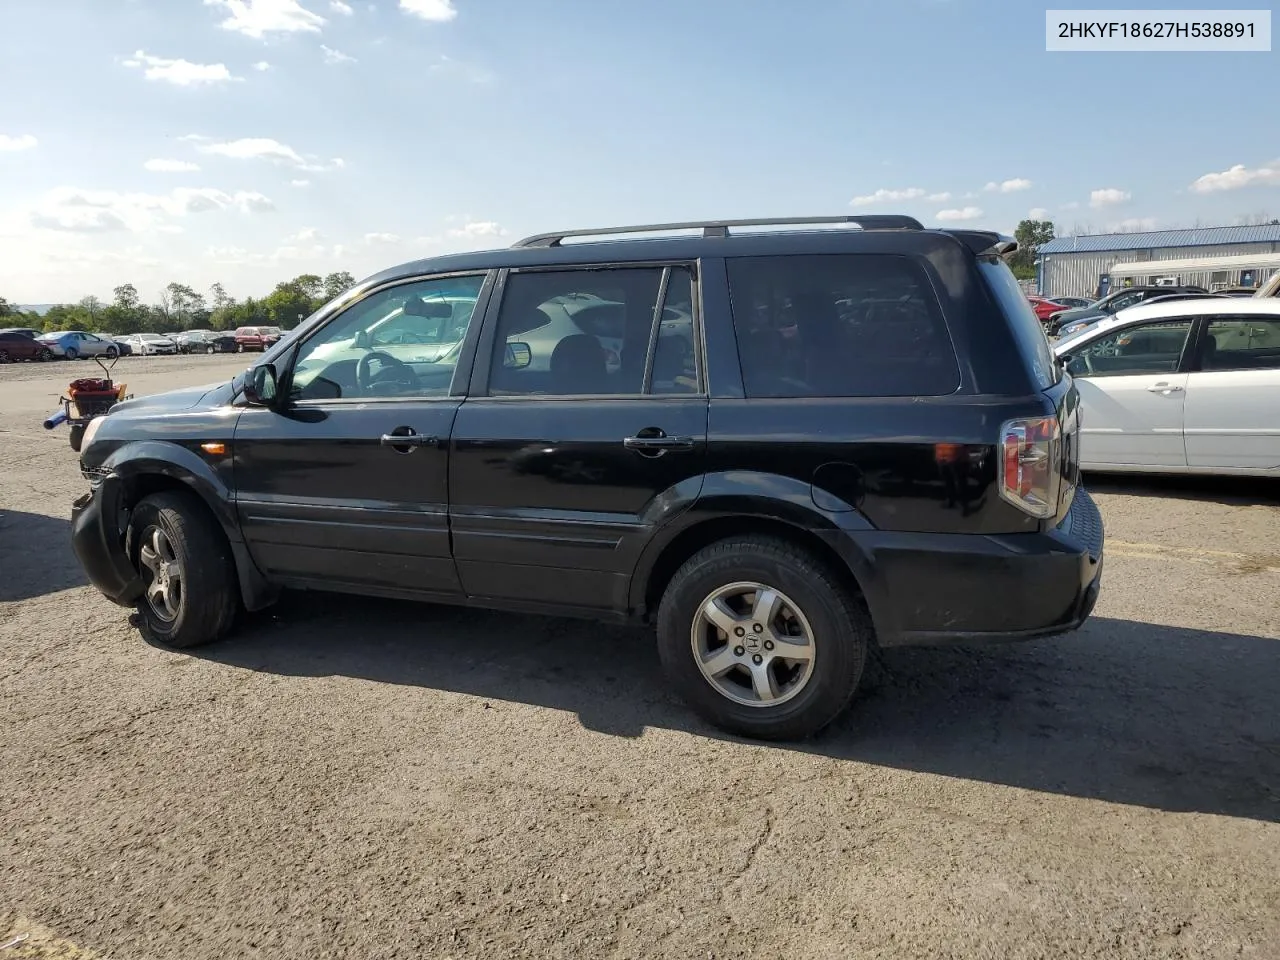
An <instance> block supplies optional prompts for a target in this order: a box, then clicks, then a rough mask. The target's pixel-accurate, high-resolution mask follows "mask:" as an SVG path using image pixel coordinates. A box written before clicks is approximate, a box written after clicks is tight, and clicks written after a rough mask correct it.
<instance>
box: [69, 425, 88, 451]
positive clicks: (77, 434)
mask: <svg viewBox="0 0 1280 960" xmlns="http://www.w3.org/2000/svg"><path fill="white" fill-rule="evenodd" d="M67 439H68V440H69V441H70V442H71V449H72V450H74V451H75V452H76V453H79V452H80V446H81V445H82V444H83V443H84V425H83V424H79V423H73V424H72V425H71V430H70V431H69V433H68V435H67Z"/></svg>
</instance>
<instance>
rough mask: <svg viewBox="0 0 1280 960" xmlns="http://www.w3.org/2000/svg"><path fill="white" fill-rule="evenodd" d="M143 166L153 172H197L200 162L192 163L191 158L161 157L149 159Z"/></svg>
mask: <svg viewBox="0 0 1280 960" xmlns="http://www.w3.org/2000/svg"><path fill="white" fill-rule="evenodd" d="M142 166H143V167H144V168H145V169H147V170H150V171H151V172H152V173H195V172H196V171H197V170H199V169H200V165H199V164H198V163H192V162H191V161H190V160H165V159H160V158H157V159H154V160H148V161H147V162H146V163H144V164H143V165H142Z"/></svg>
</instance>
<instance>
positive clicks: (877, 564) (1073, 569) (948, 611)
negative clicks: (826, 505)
mask: <svg viewBox="0 0 1280 960" xmlns="http://www.w3.org/2000/svg"><path fill="white" fill-rule="evenodd" d="M870 539H871V541H872V542H871V543H870V544H864V546H865V547H869V548H870V549H869V553H870V554H871V558H872V565H873V568H874V569H875V571H876V574H877V580H878V581H879V584H878V585H879V588H880V593H881V603H880V604H878V606H879V608H880V613H881V616H880V617H879V618H878V619H879V620H882V621H885V622H884V623H879V622H878V623H877V628H878V630H879V633H880V635H881V643H882V644H883V645H885V646H893V645H907V644H933V643H949V642H969V641H992V642H1001V641H1010V640H1028V639H1032V638H1034V637H1044V636H1052V635H1054V634H1060V633H1067V632H1069V631H1071V630H1075V629H1076V628H1078V627H1079V626H1080V625H1081V624H1083V623H1084V622H1085V620H1087V619H1088V618H1089V616H1090V614H1092V613H1093V608H1094V605H1095V604H1096V603H1097V602H1098V593H1099V591H1100V589H1101V585H1102V565H1103V541H1104V539H1105V532H1104V530H1103V524H1102V515H1101V514H1100V513H1099V512H1098V507H1097V505H1096V504H1095V503H1094V502H1093V498H1092V497H1090V496H1089V494H1088V492H1087V491H1086V490H1085V489H1084V488H1083V487H1081V488H1080V489H1078V490H1077V492H1076V496H1075V500H1074V502H1073V503H1072V507H1071V511H1070V513H1068V514H1067V517H1066V519H1065V520H1063V522H1062V523H1061V524H1060V525H1059V526H1057V527H1056V528H1054V529H1052V530H1049V531H1047V532H1044V533H1030V534H1009V535H995V536H980V535H968V534H882V533H876V534H872V535H871V536H870Z"/></svg>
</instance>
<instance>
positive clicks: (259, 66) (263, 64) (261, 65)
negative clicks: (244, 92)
mask: <svg viewBox="0 0 1280 960" xmlns="http://www.w3.org/2000/svg"><path fill="white" fill-rule="evenodd" d="M253 69H255V70H257V71H258V72H259V73H265V72H266V71H268V70H270V69H271V64H269V63H267V61H265V60H259V61H258V62H257V63H255V64H254V65H253Z"/></svg>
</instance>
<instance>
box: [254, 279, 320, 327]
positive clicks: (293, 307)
mask: <svg viewBox="0 0 1280 960" xmlns="http://www.w3.org/2000/svg"><path fill="white" fill-rule="evenodd" d="M323 297H324V281H323V280H322V279H321V278H320V277H318V276H316V274H314V273H304V274H302V275H301V276H297V277H294V278H293V279H292V280H286V281H284V282H283V283H277V284H276V288H275V289H274V290H272V291H271V293H270V294H268V295H267V299H266V306H267V311H268V313H269V314H270V316H271V320H270V322H271V323H272V324H274V325H275V326H277V327H280V328H281V329H282V330H291V329H293V328H294V327H296V326H297V325H298V323H299V322H300V321H301V320H303V319H304V318H305V317H307V316H309V315H310V314H311V313H312V312H314V311H315V309H316V308H317V307H319V306H320V305H321V304H322V303H324V300H323Z"/></svg>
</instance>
